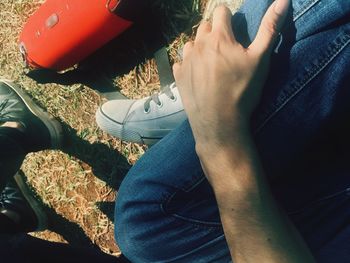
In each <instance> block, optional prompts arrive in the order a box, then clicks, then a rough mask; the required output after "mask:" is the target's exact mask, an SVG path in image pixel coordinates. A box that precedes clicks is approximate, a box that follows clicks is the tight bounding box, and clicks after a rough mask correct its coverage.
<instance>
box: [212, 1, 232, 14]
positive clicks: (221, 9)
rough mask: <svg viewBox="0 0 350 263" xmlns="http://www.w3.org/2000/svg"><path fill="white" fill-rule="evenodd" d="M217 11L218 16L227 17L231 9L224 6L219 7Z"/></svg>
mask: <svg viewBox="0 0 350 263" xmlns="http://www.w3.org/2000/svg"><path fill="white" fill-rule="evenodd" d="M215 11H216V14H218V15H227V14H228V13H229V12H230V11H229V9H228V8H227V7H226V6H225V5H223V4H221V5H219V6H217V7H216V8H215Z"/></svg>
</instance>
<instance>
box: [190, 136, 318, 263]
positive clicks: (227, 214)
mask: <svg viewBox="0 0 350 263" xmlns="http://www.w3.org/2000/svg"><path fill="white" fill-rule="evenodd" d="M240 139H241V142H242V143H241V144H239V143H237V142H233V143H230V142H228V143H227V144H226V145H222V146H220V147H219V148H218V147H216V149H215V152H214V153H215V154H209V153H208V152H201V146H199V147H197V149H198V152H199V156H200V159H201V162H202V166H203V168H204V170H205V173H206V175H207V177H208V179H209V181H210V183H211V184H212V186H213V189H214V192H215V195H216V198H217V202H218V206H219V210H220V216H221V220H222V224H223V227H224V232H225V237H226V240H227V242H228V246H229V248H230V252H231V256H232V259H233V262H236V263H240V262H278V263H281V262H298V263H301V262H314V260H313V258H312V256H311V253H310V251H309V250H308V248H307V247H306V245H305V243H304V242H303V240H302V239H301V237H300V236H299V234H298V232H297V231H296V230H295V229H294V226H293V225H292V224H291V223H290V222H289V220H288V218H287V217H286V216H285V215H284V214H283V212H282V211H281V210H280V209H279V208H278V206H277V204H276V202H275V200H274V199H273V197H272V195H271V192H270V190H269V187H268V185H267V182H266V180H265V177H264V175H263V172H262V168H261V165H260V161H259V158H258V156H257V153H256V150H255V147H254V144H253V143H252V141H251V140H250V138H249V137H245V138H240ZM202 149H203V148H202ZM204 151H205V150H204Z"/></svg>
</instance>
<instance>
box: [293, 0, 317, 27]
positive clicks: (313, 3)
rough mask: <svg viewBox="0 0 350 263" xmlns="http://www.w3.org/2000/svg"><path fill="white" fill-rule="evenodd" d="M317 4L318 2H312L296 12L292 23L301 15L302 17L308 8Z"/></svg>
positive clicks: (315, 0) (314, 0)
mask: <svg viewBox="0 0 350 263" xmlns="http://www.w3.org/2000/svg"><path fill="white" fill-rule="evenodd" d="M318 2H320V0H313V1H311V2H309V4H307V5H305V6H304V7H302V8H301V9H300V10H299V11H298V12H296V13H295V14H294V15H293V21H294V22H295V21H296V20H298V19H299V18H300V17H301V16H302V15H304V14H305V13H306V12H307V11H308V10H310V8H312V7H313V6H314V5H315V4H317V3H318Z"/></svg>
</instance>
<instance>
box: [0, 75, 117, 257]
mask: <svg viewBox="0 0 350 263" xmlns="http://www.w3.org/2000/svg"><path fill="white" fill-rule="evenodd" d="M61 137H62V135H61V127H60V124H59V123H58V122H57V121H56V120H54V119H52V117H51V116H49V115H48V114H47V113H46V112H44V111H43V110H41V109H40V108H39V107H38V106H37V105H36V104H35V103H34V102H33V101H32V100H31V99H30V98H29V97H28V96H27V95H26V94H25V93H23V92H22V90H21V89H20V88H19V87H18V86H16V85H15V84H13V83H11V82H9V81H7V80H0V186H1V188H0V258H1V262H121V261H120V260H118V259H116V258H115V257H113V256H110V255H107V254H104V253H102V252H101V251H100V250H98V249H97V248H96V249H93V248H78V247H72V246H70V245H68V244H60V243H54V242H49V241H45V240H41V239H37V238H34V237H31V236H29V235H27V234H26V232H32V231H38V230H44V229H46V227H47V218H46V215H45V212H44V210H43V208H42V205H41V204H40V203H39V202H38V201H37V200H36V199H35V197H34V194H33V193H32V192H31V190H30V188H29V187H28V186H27V184H26V180H25V178H24V175H23V174H21V173H17V171H18V170H19V168H20V166H21V164H22V161H23V159H24V156H25V154H27V153H29V152H33V151H39V150H44V149H52V148H58V147H59V146H60V143H61V139H62V138H61Z"/></svg>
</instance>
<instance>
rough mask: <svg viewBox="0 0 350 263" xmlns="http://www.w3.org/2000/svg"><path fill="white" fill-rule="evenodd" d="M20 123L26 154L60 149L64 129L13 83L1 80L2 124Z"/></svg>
mask: <svg viewBox="0 0 350 263" xmlns="http://www.w3.org/2000/svg"><path fill="white" fill-rule="evenodd" d="M5 122H19V123H20V124H21V125H22V126H23V128H24V129H23V130H24V135H25V140H23V141H24V143H22V144H25V145H22V146H23V147H24V150H25V151H26V152H34V151H40V150H44V149H58V148H59V147H60V145H61V141H62V127H61V125H60V123H59V122H58V121H57V120H55V119H53V117H52V116H50V115H49V114H48V113H47V112H45V111H44V110H42V109H41V108H40V107H39V106H38V105H36V104H35V103H34V101H33V100H32V99H31V98H30V97H29V96H28V95H27V94H25V93H24V92H23V91H22V89H21V88H20V87H18V86H17V85H15V84H13V83H12V82H10V81H8V80H4V79H0V123H5Z"/></svg>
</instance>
